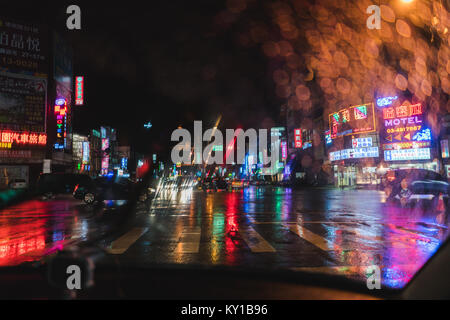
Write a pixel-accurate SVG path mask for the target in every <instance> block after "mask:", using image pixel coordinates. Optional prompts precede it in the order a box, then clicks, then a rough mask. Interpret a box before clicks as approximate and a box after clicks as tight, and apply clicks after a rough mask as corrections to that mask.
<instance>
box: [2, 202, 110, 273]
mask: <svg viewBox="0 0 450 320" xmlns="http://www.w3.org/2000/svg"><path fill="white" fill-rule="evenodd" d="M96 214H98V211H97V210H89V209H88V208H87V207H86V205H84V204H83V203H82V202H81V201H78V200H75V199H73V197H72V196H71V195H67V196H58V197H56V198H55V199H53V200H49V201H43V200H41V199H39V198H36V199H33V200H29V201H25V202H23V203H20V204H16V205H13V206H11V207H9V208H7V209H3V210H1V211H0V266H13V265H18V264H21V263H24V262H30V261H35V260H39V259H41V258H42V257H44V256H46V255H48V254H51V253H53V252H55V251H56V250H61V249H63V248H64V247H66V246H68V245H70V244H74V243H77V242H79V241H85V240H89V239H90V238H91V237H92V236H93V235H95V236H98V235H99V234H101V233H102V232H106V231H107V229H108V226H107V225H106V224H104V223H100V221H99V220H98V219H97V218H98V216H96Z"/></svg>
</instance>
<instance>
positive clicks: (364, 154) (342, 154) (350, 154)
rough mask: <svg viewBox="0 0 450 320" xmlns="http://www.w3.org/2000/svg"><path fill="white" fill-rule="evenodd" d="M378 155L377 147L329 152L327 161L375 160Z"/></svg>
mask: <svg viewBox="0 0 450 320" xmlns="http://www.w3.org/2000/svg"><path fill="white" fill-rule="evenodd" d="M379 155H380V154H379V150H378V147H370V148H353V149H344V150H339V151H335V152H330V154H329V159H330V161H339V160H345V159H361V158H376V157H379Z"/></svg>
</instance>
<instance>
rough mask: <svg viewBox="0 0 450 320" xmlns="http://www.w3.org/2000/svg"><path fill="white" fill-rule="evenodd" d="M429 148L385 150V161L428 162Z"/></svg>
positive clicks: (429, 157)
mask: <svg viewBox="0 0 450 320" xmlns="http://www.w3.org/2000/svg"><path fill="white" fill-rule="evenodd" d="M430 159H431V151H430V148H420V149H400V150H385V151H384V160H385V161H406V160H430Z"/></svg>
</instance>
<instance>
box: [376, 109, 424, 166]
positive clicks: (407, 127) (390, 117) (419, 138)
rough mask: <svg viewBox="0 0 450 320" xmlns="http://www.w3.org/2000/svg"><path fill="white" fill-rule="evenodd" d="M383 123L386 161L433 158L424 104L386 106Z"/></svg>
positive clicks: (382, 133) (382, 134)
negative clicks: (424, 120) (425, 120)
mask: <svg viewBox="0 0 450 320" xmlns="http://www.w3.org/2000/svg"><path fill="white" fill-rule="evenodd" d="M383 125H384V129H383V130H382V131H381V132H380V133H381V136H382V145H383V150H384V151H385V152H384V160H385V161H402V160H405V161H406V160H428V159H430V158H431V155H430V147H431V129H430V128H427V127H426V126H424V123H423V107H422V104H420V103H418V104H414V105H401V106H398V107H386V108H384V109H383ZM402 150H403V151H402ZM421 150H422V151H421Z"/></svg>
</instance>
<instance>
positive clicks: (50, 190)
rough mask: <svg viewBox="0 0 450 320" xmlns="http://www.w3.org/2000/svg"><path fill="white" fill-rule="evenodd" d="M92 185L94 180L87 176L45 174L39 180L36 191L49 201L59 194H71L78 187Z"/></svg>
mask: <svg viewBox="0 0 450 320" xmlns="http://www.w3.org/2000/svg"><path fill="white" fill-rule="evenodd" d="M91 183H92V178H91V177H89V176H88V175H85V174H75V173H44V174H41V175H40V176H39V178H38V181H37V184H36V190H37V193H38V194H40V195H43V197H44V198H47V199H48V198H51V197H54V196H55V195H57V194H71V193H73V191H74V189H75V187H76V186H77V185H78V186H80V185H81V186H84V185H86V186H88V185H90V184H91Z"/></svg>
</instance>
